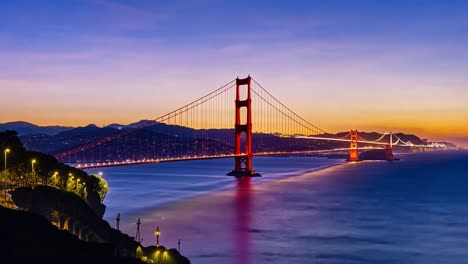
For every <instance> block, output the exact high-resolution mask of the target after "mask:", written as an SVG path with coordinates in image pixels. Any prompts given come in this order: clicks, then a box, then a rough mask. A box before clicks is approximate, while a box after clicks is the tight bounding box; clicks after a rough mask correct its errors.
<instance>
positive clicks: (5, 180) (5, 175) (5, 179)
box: [3, 148, 10, 203]
mask: <svg viewBox="0 0 468 264" xmlns="http://www.w3.org/2000/svg"><path fill="white" fill-rule="evenodd" d="M9 152H10V149H9V148H7V149H5V168H4V172H5V173H4V175H3V177H4V182H5V203H6V199H7V178H6V177H7V174H6V170H7V154H8V153H9Z"/></svg>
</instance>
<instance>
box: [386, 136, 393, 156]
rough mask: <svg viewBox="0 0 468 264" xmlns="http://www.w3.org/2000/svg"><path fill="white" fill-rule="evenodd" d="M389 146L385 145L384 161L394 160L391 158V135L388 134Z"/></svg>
mask: <svg viewBox="0 0 468 264" xmlns="http://www.w3.org/2000/svg"><path fill="white" fill-rule="evenodd" d="M389 141H390V144H388V145H385V159H386V160H395V156H393V133H392V132H390V140H389Z"/></svg>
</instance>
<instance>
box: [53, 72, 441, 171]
mask: <svg viewBox="0 0 468 264" xmlns="http://www.w3.org/2000/svg"><path fill="white" fill-rule="evenodd" d="M233 108H234V109H235V114H233V113H232V110H233ZM233 121H234V122H233ZM394 138H395V140H396V141H393V139H394ZM358 144H363V145H365V148H382V149H385V153H386V157H387V159H388V160H393V152H392V148H393V146H410V147H412V146H416V145H414V144H411V142H404V141H403V140H401V139H400V138H398V137H397V136H396V135H393V134H392V133H384V134H383V135H382V136H380V137H379V138H376V139H373V140H368V139H365V138H362V137H361V136H359V134H358V131H357V130H351V131H350V133H349V134H347V135H343V136H341V137H338V136H336V135H333V134H330V133H327V132H325V131H324V130H322V129H320V128H318V127H317V126H315V125H313V124H312V123H310V122H308V121H307V120H305V119H304V118H302V117H301V116H299V115H298V114H296V113H295V112H294V111H292V110H291V109H290V108H288V107H287V106H285V105H284V104H283V103H281V102H280V101H279V100H278V99H276V98H275V97H274V96H273V95H272V94H271V93H269V92H268V91H267V90H266V89H265V88H263V87H262V86H261V85H260V84H259V83H258V82H257V81H255V80H254V79H253V78H252V77H250V76H248V77H247V78H245V79H239V78H237V79H235V80H232V81H230V82H228V83H227V84H225V85H223V86H221V87H220V88H218V89H216V90H214V91H212V92H210V93H208V94H207V95H205V96H203V97H200V98H199V99H197V100H195V101H193V102H191V103H189V104H187V105H184V106H183V107H181V108H178V109H176V110H174V111H172V112H170V113H167V114H165V115H162V116H160V117H158V118H156V119H154V120H150V121H145V122H143V123H138V124H137V125H132V126H129V127H124V128H122V129H120V130H115V131H114V132H112V133H110V134H108V135H105V136H104V137H102V138H91V139H83V145H82V146H75V147H71V148H70V149H69V150H66V151H64V152H62V153H59V154H56V155H55V157H56V158H57V159H58V160H60V161H62V162H66V163H69V164H71V165H73V166H75V167H77V168H81V169H91V168H101V167H112V166H127V165H137V164H149V163H160V162H177V161H187V160H202V159H219V158H234V169H233V170H232V171H231V172H229V173H228V175H232V176H236V177H251V176H260V174H259V173H257V172H255V171H254V169H253V158H254V156H271V155H292V154H311V153H322V152H331V151H349V159H348V160H349V161H358V160H359V152H358V151H359V149H358ZM324 146H327V147H324ZM330 146H332V148H330ZM418 146H419V145H418ZM423 147H437V146H430V145H424V146H423Z"/></svg>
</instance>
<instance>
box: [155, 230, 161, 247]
mask: <svg viewBox="0 0 468 264" xmlns="http://www.w3.org/2000/svg"><path fill="white" fill-rule="evenodd" d="M154 234H155V235H156V246H157V247H159V235H160V234H161V232H159V226H158V227H156V231H155V232H154Z"/></svg>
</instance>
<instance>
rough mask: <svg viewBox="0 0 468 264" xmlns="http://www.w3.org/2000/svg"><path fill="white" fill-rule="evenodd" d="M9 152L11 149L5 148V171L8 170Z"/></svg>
mask: <svg viewBox="0 0 468 264" xmlns="http://www.w3.org/2000/svg"><path fill="white" fill-rule="evenodd" d="M9 152H10V149H9V148H7V149H5V168H4V170H5V171H6V169H7V154H8V153H9Z"/></svg>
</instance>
